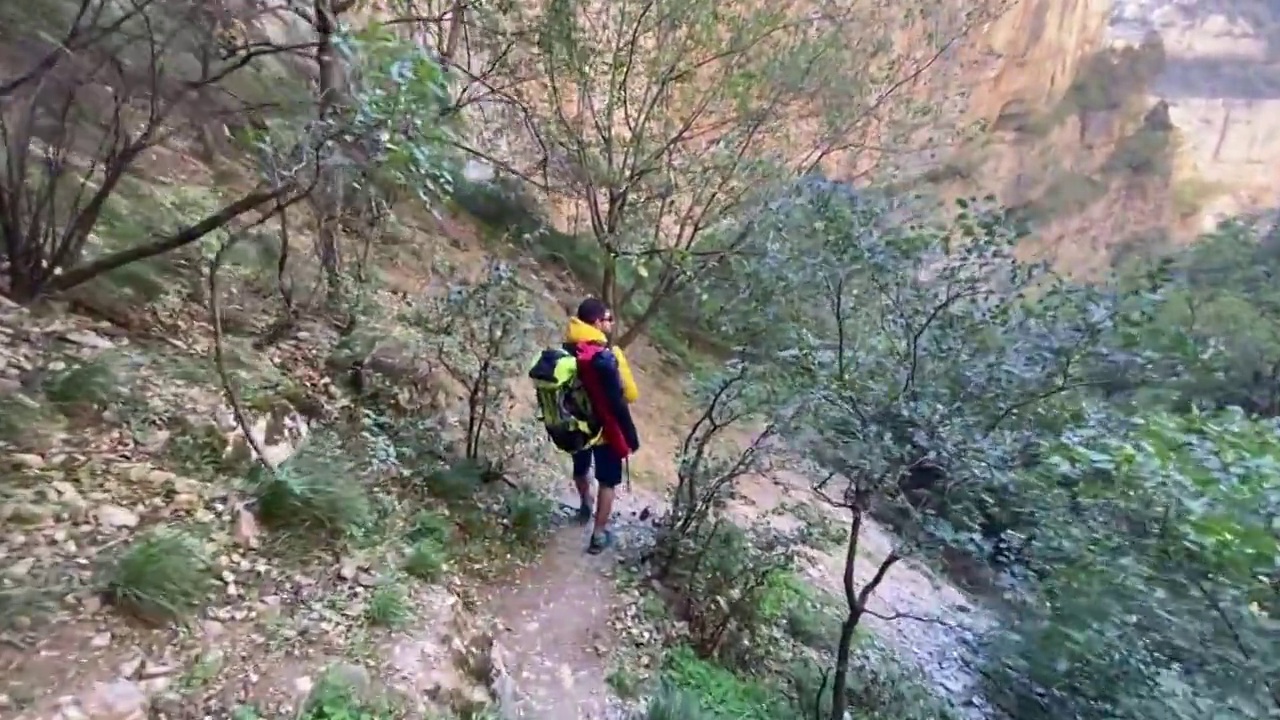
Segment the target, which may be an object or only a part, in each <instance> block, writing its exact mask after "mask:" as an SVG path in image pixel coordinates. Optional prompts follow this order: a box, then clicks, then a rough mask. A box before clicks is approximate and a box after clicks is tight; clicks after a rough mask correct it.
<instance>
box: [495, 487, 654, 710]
mask: <svg viewBox="0 0 1280 720" xmlns="http://www.w3.org/2000/svg"><path fill="white" fill-rule="evenodd" d="M565 484H566V485H567V484H568V480H567V479H566V481H565ZM572 494H573V493H572V492H571V491H570V492H568V493H567V495H566V497H564V498H562V500H563V502H564V505H563V508H564V513H563V516H564V521H563V527H561V528H559V529H558V530H557V531H556V532H555V535H554V536H553V538H552V540H551V543H550V545H549V546H548V547H547V548H546V550H545V552H544V553H543V555H542V558H541V560H540V561H539V562H538V563H536V564H534V565H532V566H530V567H528V568H525V569H524V570H523V571H521V572H520V573H519V574H518V575H517V576H516V577H514V578H513V579H512V580H511V582H510V583H508V584H505V585H503V586H501V587H496V588H494V589H493V592H492V594H491V595H490V597H489V600H488V602H487V603H486V607H485V610H486V614H489V615H492V616H493V617H494V618H495V619H496V621H497V626H498V628H497V636H496V641H497V644H498V645H499V646H500V648H501V657H502V659H503V661H504V663H505V665H506V668H505V669H506V671H507V672H508V673H509V674H510V676H511V679H512V680H514V685H515V688H516V698H515V700H516V702H515V712H514V713H513V715H512V716H509V717H514V718H520V719H521V720H562V719H563V718H580V719H581V720H603V719H605V718H621V717H625V708H624V707H623V705H622V703H621V702H619V701H618V700H617V699H616V698H615V697H614V696H613V695H612V693H611V691H610V690H609V687H608V684H607V683H606V678H607V677H608V675H609V672H610V670H611V667H610V665H609V657H610V655H611V653H612V652H613V649H614V645H615V643H616V641H617V638H616V634H615V632H614V629H613V628H612V627H611V625H610V623H609V618H610V617H611V616H612V615H613V609H614V607H615V605H616V604H617V603H618V602H619V601H620V598H619V595H618V593H617V583H616V581H615V579H614V573H615V571H616V568H617V567H618V563H617V555H616V554H615V551H612V550H611V551H609V552H606V553H603V554H600V555H588V554H587V553H586V552H585V549H586V545H587V539H588V531H587V529H585V528H583V527H581V526H579V525H577V524H576V523H575V522H574V521H573V519H571V518H570V517H569V516H570V515H571V513H572V508H573V507H574V506H576V503H574V504H571V501H572V500H574V498H572V497H570V496H571V495H572ZM657 502H658V497H657V496H656V495H655V494H653V493H651V492H649V491H647V490H645V489H643V488H640V487H636V488H635V489H634V490H633V491H632V492H627V491H625V490H624V491H623V492H621V493H620V494H619V496H618V499H617V502H616V505H615V520H614V526H615V529H616V532H617V535H618V542H619V544H620V545H624V546H625V543H626V542H627V541H628V537H627V528H628V526H631V527H634V526H635V525H636V524H638V523H640V522H641V521H640V520H639V515H640V513H641V511H642V510H643V509H644V508H646V507H649V508H654V509H656V508H657Z"/></svg>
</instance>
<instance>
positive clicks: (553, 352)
mask: <svg viewBox="0 0 1280 720" xmlns="http://www.w3.org/2000/svg"><path fill="white" fill-rule="evenodd" d="M529 378H530V379H531V380H533V387H534V390H535V391H536V392H537V396H538V419H539V420H541V421H542V424H543V425H544V426H545V427H546V428H547V436H548V437H550V438H551V442H552V443H553V444H554V445H555V446H556V447H557V448H559V449H561V450H563V451H564V452H567V453H576V452H579V451H580V450H585V449H586V448H588V447H590V446H591V443H592V441H593V440H595V439H596V438H597V437H598V436H599V435H600V431H601V430H602V429H603V428H604V426H603V425H602V424H601V423H600V421H599V420H598V419H597V418H596V416H595V413H594V412H592V410H591V401H590V399H588V398H587V391H586V389H585V388H583V387H582V382H581V381H580V380H579V378H578V358H576V357H574V355H573V353H570V352H569V351H567V350H565V349H563V348H550V349H547V350H543V351H542V354H541V355H539V356H538V359H537V360H535V361H534V363H533V367H532V368H530V369H529Z"/></svg>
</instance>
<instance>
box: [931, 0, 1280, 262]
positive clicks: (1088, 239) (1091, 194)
mask: <svg viewBox="0 0 1280 720" xmlns="http://www.w3.org/2000/svg"><path fill="white" fill-rule="evenodd" d="M980 45H981V46H982V51H984V52H985V53H986V56H987V58H988V59H987V63H986V65H987V68H988V71H987V75H986V77H985V78H984V80H983V81H981V82H980V84H979V86H978V87H974V88H973V89H972V91H971V93H972V94H971V98H972V100H971V103H970V112H971V113H972V114H973V115H974V116H975V117H976V118H977V119H980V120H982V121H984V122H985V123H987V126H988V128H989V132H988V133H987V134H986V136H985V137H984V139H983V142H981V143H979V144H976V145H972V146H968V147H965V148H962V149H961V150H959V151H957V152H956V153H955V154H954V155H952V156H951V158H950V160H949V162H948V163H947V164H946V165H945V166H943V167H941V168H938V169H936V170H935V171H934V172H933V173H932V174H931V179H934V180H936V181H938V182H939V183H940V184H942V185H944V186H946V187H948V188H950V189H952V190H953V191H962V192H972V191H974V190H975V189H977V190H980V191H982V192H993V193H995V194H996V195H997V196H998V197H1000V198H1001V200H1002V201H1004V202H1006V203H1008V204H1010V205H1013V206H1014V207H1017V208H1019V210H1020V211H1021V212H1022V213H1023V214H1024V216H1025V217H1026V219H1028V220H1029V221H1031V222H1032V223H1033V225H1034V226H1035V227H1036V228H1037V233H1036V242H1034V243H1032V246H1033V249H1034V250H1036V251H1038V252H1040V253H1045V254H1048V255H1049V256H1050V257H1052V258H1053V259H1055V260H1057V261H1059V262H1060V264H1062V265H1063V266H1064V267H1066V268H1068V269H1070V270H1073V271H1075V272H1078V273H1081V274H1084V275H1089V274H1094V273H1096V272H1098V271H1101V270H1103V269H1105V268H1106V267H1107V266H1109V265H1110V263H1111V261H1112V259H1113V258H1114V256H1115V255H1116V253H1117V252H1118V251H1119V249H1121V248H1125V247H1129V248H1131V247H1132V246H1133V245H1135V244H1151V243H1155V244H1163V243H1167V242H1169V241H1170V240H1174V241H1185V240H1186V239H1189V238H1191V237H1194V235H1195V234H1196V233H1198V232H1201V231H1203V230H1205V229H1207V228H1209V227H1212V225H1213V224H1214V223H1215V222H1216V221H1218V220H1220V219H1221V218H1222V217H1224V216H1229V215H1236V214H1240V213H1246V212H1252V211H1255V210H1260V209H1265V208H1271V207H1275V206H1276V205H1278V204H1280V164H1277V162H1276V161H1277V160H1280V0H1024V1H1023V2H1020V3H1017V4H1015V5H1014V6H1013V7H1012V8H1011V9H1010V10H1009V11H1008V12H1007V13H1006V14H1004V15H1003V16H1002V17H1001V18H1000V20H999V21H997V22H995V23H992V24H991V26H990V27H988V28H985V29H984V32H983V33H982V35H981V36H980Z"/></svg>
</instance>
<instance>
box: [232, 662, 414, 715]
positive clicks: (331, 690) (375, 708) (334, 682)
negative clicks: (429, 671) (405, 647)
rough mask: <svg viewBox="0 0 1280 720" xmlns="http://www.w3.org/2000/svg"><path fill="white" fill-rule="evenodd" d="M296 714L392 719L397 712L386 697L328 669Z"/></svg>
mask: <svg viewBox="0 0 1280 720" xmlns="http://www.w3.org/2000/svg"><path fill="white" fill-rule="evenodd" d="M250 717H256V715H254V716H250ZM298 717H299V718H300V720H391V719H392V718H395V717H397V713H396V712H395V708H394V706H393V705H392V704H391V703H390V702H389V701H388V700H387V699H386V698H384V697H379V696H376V695H373V694H372V693H370V692H369V691H368V690H367V689H366V688H363V687H359V686H358V684H357V683H356V682H354V681H352V680H351V679H348V678H345V677H342V676H341V674H339V673H337V672H329V673H326V674H325V676H324V677H323V678H322V679H321V680H320V682H319V683H318V684H317V685H316V687H315V689H313V690H312V691H311V695H310V696H308V697H307V701H306V703H305V704H304V705H303V707H302V712H301V713H300V714H299V716H298Z"/></svg>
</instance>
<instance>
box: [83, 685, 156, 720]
mask: <svg viewBox="0 0 1280 720" xmlns="http://www.w3.org/2000/svg"><path fill="white" fill-rule="evenodd" d="M80 707H81V709H83V711H84V714H85V715H86V716H88V717H90V718H93V720H143V719H144V718H146V716H147V694H146V693H145V692H143V690H142V686H140V685H139V684H138V683H136V682H134V681H132V680H125V679H120V680H114V681H112V682H106V683H104V682H99V683H94V685H93V687H92V688H91V689H90V690H89V691H88V692H87V693H85V694H84V695H83V696H82V697H81V698H80Z"/></svg>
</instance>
